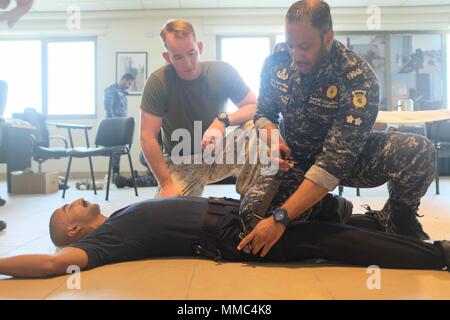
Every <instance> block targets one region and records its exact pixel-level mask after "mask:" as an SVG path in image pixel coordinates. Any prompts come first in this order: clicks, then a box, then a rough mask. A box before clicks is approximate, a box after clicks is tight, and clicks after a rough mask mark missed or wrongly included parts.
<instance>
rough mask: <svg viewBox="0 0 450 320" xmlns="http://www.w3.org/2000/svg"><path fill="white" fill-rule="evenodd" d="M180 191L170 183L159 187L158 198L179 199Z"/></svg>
mask: <svg viewBox="0 0 450 320" xmlns="http://www.w3.org/2000/svg"><path fill="white" fill-rule="evenodd" d="M182 195H183V194H182V193H181V191H180V189H178V187H177V186H176V185H175V184H174V183H173V182H172V183H168V184H166V185H164V186H162V187H161V190H160V191H159V195H158V198H170V197H181V196H182Z"/></svg>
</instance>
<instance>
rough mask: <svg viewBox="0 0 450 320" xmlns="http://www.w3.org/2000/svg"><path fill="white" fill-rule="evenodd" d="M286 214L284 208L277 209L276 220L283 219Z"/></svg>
mask: <svg viewBox="0 0 450 320" xmlns="http://www.w3.org/2000/svg"><path fill="white" fill-rule="evenodd" d="M284 215H285V213H284V211H282V210H277V211H275V220H277V221H281V220H283V219H284Z"/></svg>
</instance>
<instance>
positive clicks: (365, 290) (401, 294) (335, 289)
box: [313, 267, 450, 300]
mask: <svg viewBox="0 0 450 320" xmlns="http://www.w3.org/2000/svg"><path fill="white" fill-rule="evenodd" d="M313 272H314V273H315V274H316V275H317V278H318V279H319V280H320V281H321V282H322V283H323V285H324V286H325V287H326V288H327V289H328V291H329V292H330V293H331V294H332V295H333V297H334V298H336V299H376V300H378V299H389V300H390V299H395V300H396V299H400V300H403V299H450V273H448V272H445V271H429V270H394V269H380V273H379V275H380V278H379V282H378V283H377V282H376V280H375V278H374V276H375V275H374V273H368V270H367V269H366V268H356V267H318V268H316V269H315V270H314V271H313ZM378 285H379V287H378ZM369 288H371V289H369Z"/></svg>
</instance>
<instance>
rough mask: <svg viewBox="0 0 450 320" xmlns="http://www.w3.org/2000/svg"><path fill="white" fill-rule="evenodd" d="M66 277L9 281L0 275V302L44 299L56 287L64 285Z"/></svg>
mask: <svg viewBox="0 0 450 320" xmlns="http://www.w3.org/2000/svg"><path fill="white" fill-rule="evenodd" d="M66 278H67V277H65V276H64V277H56V278H49V279H10V278H8V277H5V276H2V275H0V301H1V300H11V299H33V300H41V299H45V297H47V296H48V295H49V294H51V293H52V292H53V291H55V290H56V289H57V288H58V287H60V286H62V285H64V284H65V282H66Z"/></svg>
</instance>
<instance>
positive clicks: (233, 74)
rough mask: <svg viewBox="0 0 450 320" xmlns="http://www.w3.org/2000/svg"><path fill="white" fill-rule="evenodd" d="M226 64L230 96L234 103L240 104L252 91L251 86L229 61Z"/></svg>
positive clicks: (226, 77)
mask: <svg viewBox="0 0 450 320" xmlns="http://www.w3.org/2000/svg"><path fill="white" fill-rule="evenodd" d="M225 65H226V66H227V68H226V73H225V77H224V78H225V79H226V84H227V92H228V98H229V99H230V100H231V101H232V102H233V103H234V104H238V103H239V102H241V101H242V100H243V99H244V98H245V97H246V96H247V94H248V93H249V92H250V88H249V87H248V86H247V85H246V84H245V82H244V80H242V77H241V76H240V75H239V72H237V70H236V69H235V68H233V67H232V66H231V65H229V64H228V63H227V64H225Z"/></svg>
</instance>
